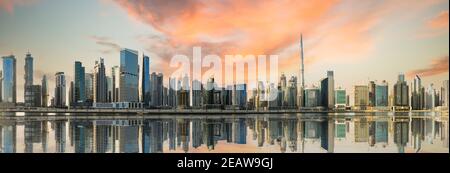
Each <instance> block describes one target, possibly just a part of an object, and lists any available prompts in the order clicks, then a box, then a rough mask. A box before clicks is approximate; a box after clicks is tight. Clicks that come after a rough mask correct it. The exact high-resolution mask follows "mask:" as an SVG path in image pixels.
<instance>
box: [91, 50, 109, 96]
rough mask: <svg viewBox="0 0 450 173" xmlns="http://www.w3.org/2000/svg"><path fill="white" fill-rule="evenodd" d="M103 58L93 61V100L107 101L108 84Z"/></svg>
mask: <svg viewBox="0 0 450 173" xmlns="http://www.w3.org/2000/svg"><path fill="white" fill-rule="evenodd" d="M105 70H106V69H105V64H104V61H103V58H100V60H99V61H95V66H94V102H95V103H105V102H107V95H108V86H107V80H106V71H105Z"/></svg>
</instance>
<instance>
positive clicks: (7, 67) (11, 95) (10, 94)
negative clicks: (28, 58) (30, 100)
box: [2, 55, 17, 104]
mask: <svg viewBox="0 0 450 173" xmlns="http://www.w3.org/2000/svg"><path fill="white" fill-rule="evenodd" d="M2 59H3V88H2V89H3V91H2V95H3V99H2V100H3V102H6V103H14V104H15V103H16V86H17V81H16V58H15V57H14V55H10V56H4V57H2Z"/></svg>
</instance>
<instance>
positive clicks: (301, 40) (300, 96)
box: [298, 34, 305, 107]
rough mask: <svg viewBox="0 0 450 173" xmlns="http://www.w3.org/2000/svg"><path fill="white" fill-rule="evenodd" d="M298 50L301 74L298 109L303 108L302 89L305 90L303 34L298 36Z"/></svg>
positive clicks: (303, 93)
mask: <svg viewBox="0 0 450 173" xmlns="http://www.w3.org/2000/svg"><path fill="white" fill-rule="evenodd" d="M300 50H301V53H300V54H301V55H300V56H301V63H302V64H301V69H300V74H301V76H300V77H301V82H302V83H301V87H299V88H300V91H299V93H298V94H299V98H300V100H299V103H300V105H299V107H304V106H305V103H304V102H305V98H304V97H305V92H304V89H305V63H304V61H305V57H304V50H303V34H301V35H300Z"/></svg>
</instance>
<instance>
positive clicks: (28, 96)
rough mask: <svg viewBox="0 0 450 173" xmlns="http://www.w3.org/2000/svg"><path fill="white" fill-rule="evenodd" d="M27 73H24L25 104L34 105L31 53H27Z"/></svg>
mask: <svg viewBox="0 0 450 173" xmlns="http://www.w3.org/2000/svg"><path fill="white" fill-rule="evenodd" d="M24 69H25V75H24V80H25V84H24V90H23V91H24V94H23V95H24V101H25V106H28V107H30V106H32V104H33V103H32V102H33V100H34V99H33V94H31V93H32V92H31V86H32V85H33V57H32V56H31V54H30V53H27V54H26V57H25V67H24Z"/></svg>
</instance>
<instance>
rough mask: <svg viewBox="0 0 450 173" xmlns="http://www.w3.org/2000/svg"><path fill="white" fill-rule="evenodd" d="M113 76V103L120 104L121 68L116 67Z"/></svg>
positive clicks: (112, 69) (113, 69)
mask: <svg viewBox="0 0 450 173" xmlns="http://www.w3.org/2000/svg"><path fill="white" fill-rule="evenodd" d="M111 76H112V88H113V93H112V97H113V100H112V102H119V86H120V68H119V66H114V67H112V68H111Z"/></svg>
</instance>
